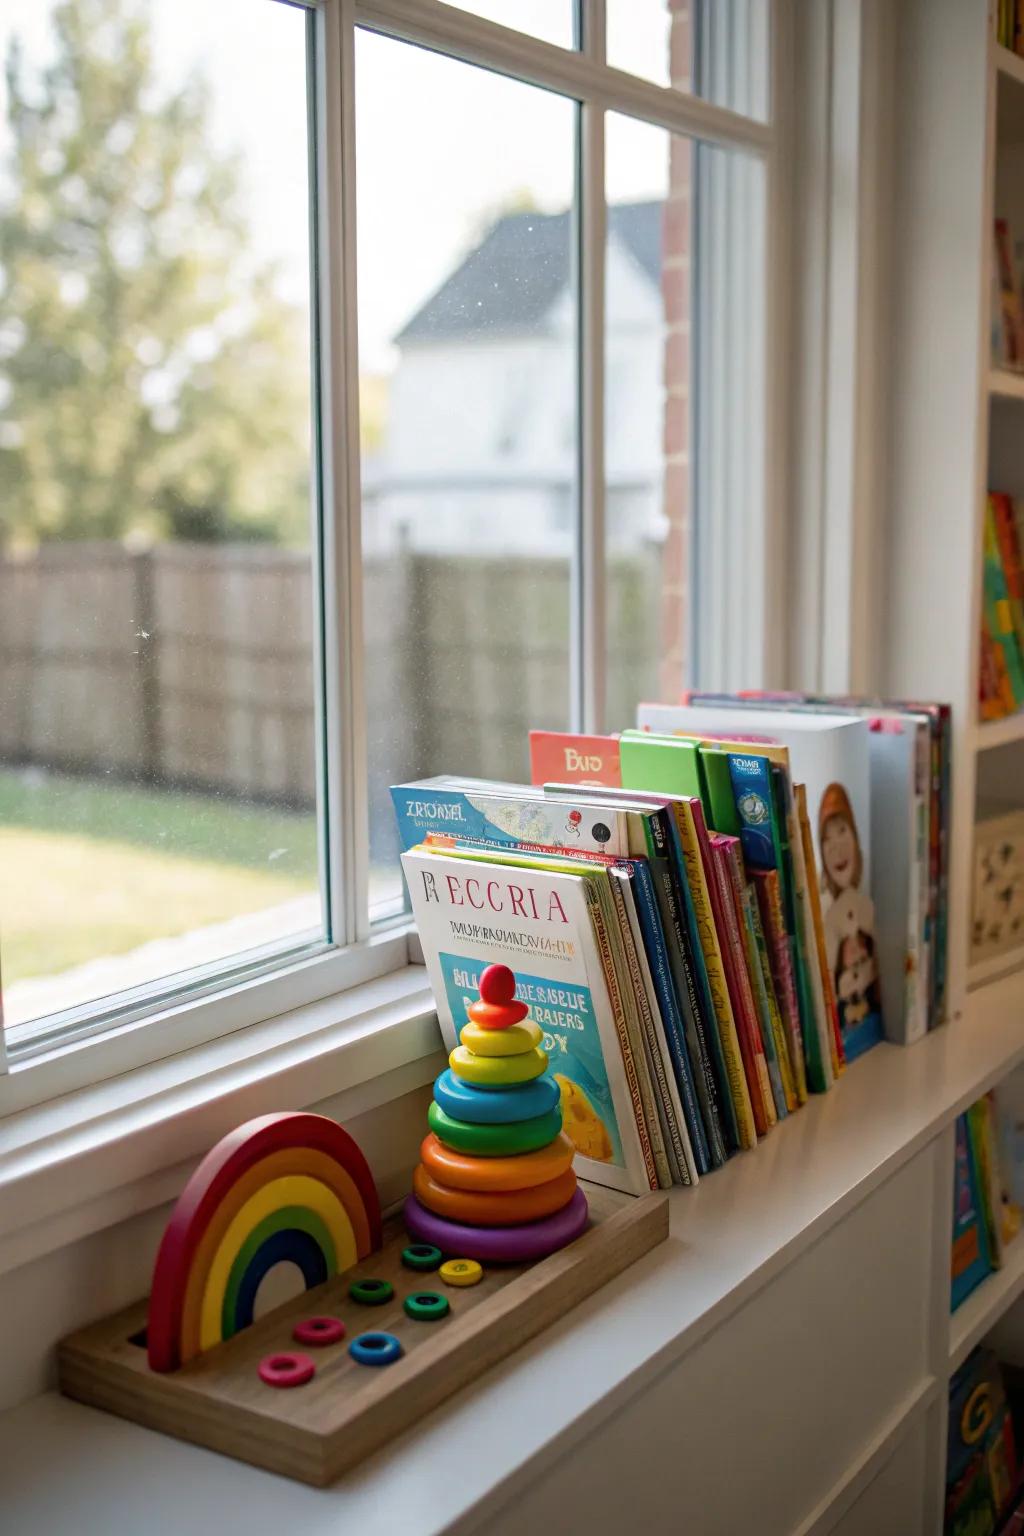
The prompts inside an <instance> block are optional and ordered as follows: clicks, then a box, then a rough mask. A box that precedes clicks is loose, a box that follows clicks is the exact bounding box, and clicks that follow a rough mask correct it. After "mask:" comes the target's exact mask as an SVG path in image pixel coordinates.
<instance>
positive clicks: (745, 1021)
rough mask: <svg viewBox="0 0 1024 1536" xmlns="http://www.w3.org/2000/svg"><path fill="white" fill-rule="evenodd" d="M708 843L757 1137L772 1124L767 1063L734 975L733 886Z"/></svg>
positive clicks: (721, 857)
mask: <svg viewBox="0 0 1024 1536" xmlns="http://www.w3.org/2000/svg"><path fill="white" fill-rule="evenodd" d="M710 843H711V867H712V869H713V871H714V876H715V887H716V890H717V892H718V908H719V911H718V914H717V915H718V917H719V920H720V923H721V928H720V932H721V934H722V938H723V943H722V960H723V963H724V965H725V974H726V980H727V983H728V986H729V994H730V997H731V999H732V1010H733V1017H734V1018H735V1020H736V1026H737V1031H738V1033H739V1038H740V1049H741V1051H742V1054H743V1065H744V1068H745V1069H746V1073H747V1083H748V1086H749V1088H750V1102H751V1105H752V1107H753V1111H754V1124H755V1125H756V1126H757V1134H758V1135H759V1136H766V1135H767V1134H768V1128H769V1126H770V1125H771V1124H772V1123H773V1121H772V1119H771V1118H770V1112H769V1109H768V1106H769V1104H771V1105H772V1110H771V1115H773V1114H774V1101H773V1099H772V1090H771V1084H770V1082H769V1081H768V1064H767V1062H766V1061H765V1059H764V1049H763V1047H762V1045H761V1038H760V1032H759V1031H757V1030H754V1029H751V1026H750V1018H749V1015H748V1013H747V1010H746V1009H745V1007H744V1005H743V997H742V993H741V991H740V981H739V976H738V974H737V960H738V957H739V955H740V936H739V932H738V930H737V927H736V913H735V911H734V910H733V904H732V885H731V883H730V879H729V872H728V869H727V867H726V864H727V859H726V857H725V850H724V849H723V848H721V847H717V846H716V844H715V839H714V837H712V838H711V839H710Z"/></svg>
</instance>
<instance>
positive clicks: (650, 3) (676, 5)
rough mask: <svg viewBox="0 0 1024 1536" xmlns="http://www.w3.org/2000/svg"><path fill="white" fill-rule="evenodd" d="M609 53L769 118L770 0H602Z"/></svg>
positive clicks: (645, 74)
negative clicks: (605, 8) (604, 2)
mask: <svg viewBox="0 0 1024 1536" xmlns="http://www.w3.org/2000/svg"><path fill="white" fill-rule="evenodd" d="M606 4H607V10H606V27H607V49H608V51H607V57H608V62H609V64H614V66H615V68H616V69H625V70H628V71H629V73H630V74H632V75H640V76H641V77H642V78H643V79H644V80H652V81H654V83H655V84H656V85H674V86H676V87H677V89H679V90H682V91H692V92H695V93H696V94H697V95H698V96H703V97H704V99H705V100H706V101H712V102H714V104H715V105H716V106H719V107H728V108H729V109H730V110H731V111H733V112H741V113H742V114H743V115H744V116H745V117H755V118H758V119H759V120H761V121H764V119H766V118H767V116H768V64H769V58H768V26H769V4H770V0H606Z"/></svg>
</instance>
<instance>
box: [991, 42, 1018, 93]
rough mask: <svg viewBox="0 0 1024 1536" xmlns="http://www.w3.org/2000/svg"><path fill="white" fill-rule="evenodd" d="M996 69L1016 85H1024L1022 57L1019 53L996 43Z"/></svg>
mask: <svg viewBox="0 0 1024 1536" xmlns="http://www.w3.org/2000/svg"><path fill="white" fill-rule="evenodd" d="M995 58H996V69H997V71H998V72H999V74H1001V75H1006V76H1008V78H1009V79H1011V80H1015V81H1016V82H1017V84H1018V85H1020V86H1024V59H1022V58H1021V56H1020V54H1018V53H1014V52H1013V51H1012V50H1011V49H1009V48H1003V47H1001V46H1000V45H999V44H998V43H997V44H996V48H995Z"/></svg>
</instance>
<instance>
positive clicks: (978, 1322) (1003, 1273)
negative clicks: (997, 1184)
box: [949, 1233, 1024, 1371]
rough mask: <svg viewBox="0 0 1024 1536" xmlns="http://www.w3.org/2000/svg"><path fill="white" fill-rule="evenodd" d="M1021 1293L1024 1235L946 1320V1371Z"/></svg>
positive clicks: (1023, 1287)
mask: <svg viewBox="0 0 1024 1536" xmlns="http://www.w3.org/2000/svg"><path fill="white" fill-rule="evenodd" d="M1022 1292H1024V1233H1018V1235H1017V1237H1016V1238H1015V1239H1014V1241H1013V1242H1012V1243H1010V1245H1009V1246H1008V1247H1007V1249H1006V1255H1005V1258H1004V1260H1003V1267H1002V1269H997V1270H994V1271H993V1273H992V1274H991V1275H989V1277H988V1279H987V1280H983V1281H982V1282H981V1284H980V1285H979V1286H978V1288H977V1290H976V1291H972V1292H971V1294H970V1295H969V1296H968V1298H967V1300H966V1301H964V1302H961V1304H960V1306H959V1307H957V1309H956V1311H955V1312H954V1313H953V1315H952V1317H951V1318H950V1320H949V1369H950V1371H955V1370H956V1369H957V1367H958V1366H960V1365H962V1364H963V1362H964V1361H965V1360H966V1359H967V1356H968V1355H969V1354H970V1352H971V1350H972V1349H973V1348H974V1346H975V1344H977V1343H978V1341H979V1340H980V1339H983V1338H984V1337H985V1335H986V1333H988V1331H989V1329H990V1328H992V1327H993V1326H994V1324H995V1323H997V1322H998V1321H999V1319H1000V1318H1001V1317H1002V1315H1003V1313H1004V1312H1005V1311H1007V1309H1008V1308H1009V1307H1011V1306H1012V1305H1013V1303H1014V1302H1015V1301H1016V1300H1017V1297H1018V1296H1020V1295H1021V1293H1022Z"/></svg>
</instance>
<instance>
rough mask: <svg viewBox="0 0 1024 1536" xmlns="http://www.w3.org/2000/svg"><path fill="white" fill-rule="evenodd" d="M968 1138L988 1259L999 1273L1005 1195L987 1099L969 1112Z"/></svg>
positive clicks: (977, 1101)
mask: <svg viewBox="0 0 1024 1536" xmlns="http://www.w3.org/2000/svg"><path fill="white" fill-rule="evenodd" d="M967 1134H968V1136H969V1137H970V1139H971V1155H972V1156H973V1158H974V1166H975V1168H976V1169H977V1171H978V1195H979V1198H980V1201H981V1214H982V1216H983V1217H984V1220H985V1235H986V1237H987V1238H988V1251H989V1256H990V1257H991V1260H992V1268H993V1269H1000V1268H1001V1267H1002V1263H1003V1191H1002V1186H1001V1183H1000V1176H999V1160H998V1154H997V1151H996V1144H995V1127H994V1124H993V1119H992V1104H991V1101H990V1100H989V1098H988V1095H985V1096H983V1097H982V1098H980V1099H976V1100H975V1102H974V1103H973V1104H972V1105H971V1106H970V1108H969V1109H968V1111H967Z"/></svg>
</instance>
